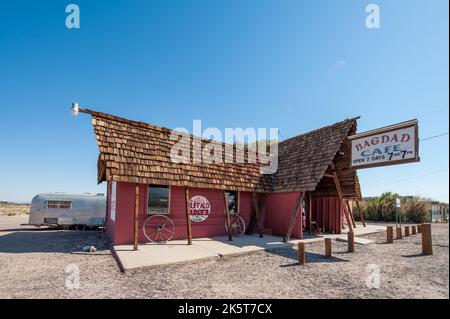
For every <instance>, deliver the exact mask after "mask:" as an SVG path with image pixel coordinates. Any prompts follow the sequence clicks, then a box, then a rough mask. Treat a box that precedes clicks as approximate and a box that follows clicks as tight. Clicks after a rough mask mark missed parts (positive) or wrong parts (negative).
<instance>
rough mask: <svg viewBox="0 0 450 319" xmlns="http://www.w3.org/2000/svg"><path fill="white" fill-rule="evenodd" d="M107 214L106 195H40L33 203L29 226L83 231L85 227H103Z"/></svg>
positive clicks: (35, 197)
mask: <svg viewBox="0 0 450 319" xmlns="http://www.w3.org/2000/svg"><path fill="white" fill-rule="evenodd" d="M105 214H106V197H105V195H104V194H97V195H93V194H66V193H47V194H38V195H36V196H34V198H33V199H32V201H31V206H30V217H29V221H28V224H29V225H34V226H43V225H53V226H55V225H57V226H77V228H81V229H83V228H84V227H85V226H88V227H98V226H103V224H104V222H105Z"/></svg>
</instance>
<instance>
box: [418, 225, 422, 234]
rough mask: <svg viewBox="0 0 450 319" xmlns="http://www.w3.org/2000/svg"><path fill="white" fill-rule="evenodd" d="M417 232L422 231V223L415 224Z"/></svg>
mask: <svg viewBox="0 0 450 319" xmlns="http://www.w3.org/2000/svg"><path fill="white" fill-rule="evenodd" d="M417 232H418V233H419V234H420V233H421V232H422V225H417Z"/></svg>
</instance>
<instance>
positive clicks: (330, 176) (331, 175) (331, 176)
mask: <svg viewBox="0 0 450 319" xmlns="http://www.w3.org/2000/svg"><path fill="white" fill-rule="evenodd" d="M323 177H328V178H334V175H333V174H323Z"/></svg>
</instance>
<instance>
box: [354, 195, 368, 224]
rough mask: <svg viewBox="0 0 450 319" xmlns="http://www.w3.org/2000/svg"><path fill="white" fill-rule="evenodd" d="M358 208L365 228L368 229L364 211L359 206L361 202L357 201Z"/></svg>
mask: <svg viewBox="0 0 450 319" xmlns="http://www.w3.org/2000/svg"><path fill="white" fill-rule="evenodd" d="M356 207H357V208H358V213H359V217H360V218H361V221H362V223H363V226H364V227H366V220H365V218H364V211H363V210H362V209H361V206H360V205H359V200H357V201H356Z"/></svg>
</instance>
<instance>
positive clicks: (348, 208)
mask: <svg viewBox="0 0 450 319" xmlns="http://www.w3.org/2000/svg"><path fill="white" fill-rule="evenodd" d="M345 202H346V204H347V210H348V214H349V215H350V219H351V220H352V225H353V227H354V228H356V223H355V218H354V217H353V212H352V209H351V207H350V201H348V200H346V201H345Z"/></svg>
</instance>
